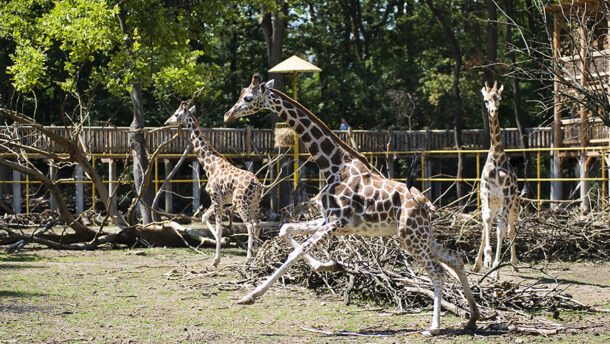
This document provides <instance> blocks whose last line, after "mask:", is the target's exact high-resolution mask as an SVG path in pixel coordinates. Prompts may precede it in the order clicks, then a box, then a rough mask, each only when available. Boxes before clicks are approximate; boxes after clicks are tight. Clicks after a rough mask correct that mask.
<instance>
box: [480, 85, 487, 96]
mask: <svg viewBox="0 0 610 344" xmlns="http://www.w3.org/2000/svg"><path fill="white" fill-rule="evenodd" d="M485 86H487V85H485ZM481 94H482V95H483V98H485V95H486V94H487V89H486V88H485V87H483V88H482V89H481Z"/></svg>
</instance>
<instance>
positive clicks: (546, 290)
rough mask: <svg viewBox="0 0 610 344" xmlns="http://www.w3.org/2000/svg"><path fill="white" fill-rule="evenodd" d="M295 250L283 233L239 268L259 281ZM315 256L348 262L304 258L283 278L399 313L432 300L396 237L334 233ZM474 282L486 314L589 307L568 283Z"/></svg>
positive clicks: (461, 307) (449, 299)
mask: <svg viewBox="0 0 610 344" xmlns="http://www.w3.org/2000/svg"><path fill="white" fill-rule="evenodd" d="M291 251H292V249H291V248H289V246H288V245H287V244H286V243H285V242H283V241H282V240H281V239H280V238H275V239H272V240H269V241H267V242H265V243H264V245H263V246H262V247H261V249H260V250H259V252H258V254H257V256H256V258H255V260H254V261H253V262H252V264H250V265H249V266H247V267H246V268H245V269H244V270H243V271H241V272H242V274H243V275H244V277H245V278H246V279H247V280H248V281H249V282H251V283H253V284H258V283H260V282H262V281H263V280H264V279H265V278H266V277H267V276H269V275H270V274H271V273H272V272H273V271H274V270H275V269H277V268H278V267H279V266H280V265H281V264H282V263H283V262H284V261H285V259H286V258H287V256H288V254H289V253H290V252H291ZM314 256H316V257H317V258H318V259H320V260H322V261H325V260H328V259H334V260H336V261H337V262H339V263H340V264H342V265H343V266H344V267H345V271H342V272H324V273H317V272H315V271H313V270H312V269H311V268H310V267H309V266H308V265H307V264H306V262H305V261H303V260H302V261H300V262H298V263H297V264H295V265H294V266H293V267H292V268H291V269H290V270H289V272H288V273H286V274H285V275H284V276H283V277H282V279H281V282H282V283H284V284H297V285H302V286H305V287H307V288H310V289H314V290H317V291H320V292H330V293H332V294H335V295H340V296H342V297H343V299H344V301H345V302H346V303H349V302H351V301H353V300H366V301H372V302H375V303H376V304H379V305H381V306H393V307H396V308H397V309H398V310H399V311H400V312H404V311H406V310H407V309H408V310H410V311H413V310H421V309H422V308H426V307H430V305H431V298H432V295H433V293H432V283H431V281H430V280H429V279H428V278H427V276H426V274H425V273H423V272H422V271H418V270H417V269H419V268H418V266H417V264H416V263H414V262H413V260H412V258H411V257H410V256H409V255H408V254H407V253H406V252H405V251H404V250H402V249H400V247H399V245H398V243H397V242H396V241H395V240H394V239H391V238H366V237H360V236H346V237H340V238H332V239H331V240H329V242H328V243H326V244H325V245H324V247H323V248H321V249H317V250H316V251H315V252H314ZM505 269H508V268H505ZM549 279H552V277H551V276H549V277H548V278H547V280H549ZM445 280H446V283H445V288H444V291H443V307H444V308H445V309H446V310H448V311H450V312H452V313H454V314H457V315H460V316H465V315H466V314H468V312H467V310H468V305H467V303H466V301H465V299H464V297H463V294H462V289H461V285H460V284H459V283H457V281H456V280H454V279H453V278H451V277H450V276H449V275H448V276H447V277H446V279H445ZM471 282H472V283H473V285H472V289H473V293H474V294H475V298H476V301H477V303H478V305H479V307H480V309H481V312H482V315H483V318H487V319H496V320H500V319H504V320H506V319H512V318H513V317H514V316H515V314H517V315H523V316H526V317H529V314H531V313H532V312H537V311H548V312H558V311H560V310H586V309H588V308H589V307H588V306H586V305H583V304H581V303H579V302H577V301H576V300H574V299H573V298H571V297H570V296H568V295H567V294H565V293H564V292H565V287H564V286H563V285H560V284H556V285H555V286H552V287H548V286H547V285H542V284H540V283H539V282H538V281H534V282H531V281H528V282H527V284H525V282H523V283H513V282H498V281H496V280H492V279H490V278H486V276H481V275H478V276H477V279H475V280H473V279H472V275H471Z"/></svg>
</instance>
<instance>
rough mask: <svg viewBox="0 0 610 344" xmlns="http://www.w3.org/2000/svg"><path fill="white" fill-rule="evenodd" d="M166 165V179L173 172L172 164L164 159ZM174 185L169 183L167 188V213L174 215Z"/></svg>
mask: <svg viewBox="0 0 610 344" xmlns="http://www.w3.org/2000/svg"><path fill="white" fill-rule="evenodd" d="M163 163H164V165H165V178H167V176H169V174H170V173H171V172H172V168H173V167H172V162H171V160H169V159H163ZM172 190H173V189H172V183H169V182H168V183H167V185H166V186H165V193H164V196H165V211H166V212H168V213H172V212H173V211H174V194H173V193H172Z"/></svg>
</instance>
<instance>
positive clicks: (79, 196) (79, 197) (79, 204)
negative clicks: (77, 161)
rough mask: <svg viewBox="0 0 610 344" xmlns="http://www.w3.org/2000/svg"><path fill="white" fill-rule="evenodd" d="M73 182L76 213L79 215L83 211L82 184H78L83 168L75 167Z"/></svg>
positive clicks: (81, 177)
mask: <svg viewBox="0 0 610 344" xmlns="http://www.w3.org/2000/svg"><path fill="white" fill-rule="evenodd" d="M74 180H75V181H76V184H75V186H76V187H75V189H76V213H77V214H80V213H82V212H83V211H84V209H85V202H84V192H83V183H79V182H82V181H83V168H82V167H81V166H80V165H78V166H76V172H75V173H74Z"/></svg>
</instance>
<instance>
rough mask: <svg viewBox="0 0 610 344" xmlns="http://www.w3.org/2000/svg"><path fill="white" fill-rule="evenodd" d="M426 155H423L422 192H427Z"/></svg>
mask: <svg viewBox="0 0 610 344" xmlns="http://www.w3.org/2000/svg"><path fill="white" fill-rule="evenodd" d="M424 167H425V160H424V155H423V154H422V155H421V192H424V191H425V190H426V169H425V168H424Z"/></svg>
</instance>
